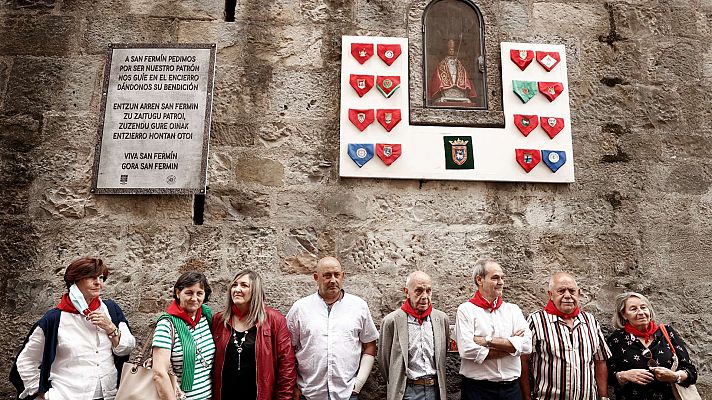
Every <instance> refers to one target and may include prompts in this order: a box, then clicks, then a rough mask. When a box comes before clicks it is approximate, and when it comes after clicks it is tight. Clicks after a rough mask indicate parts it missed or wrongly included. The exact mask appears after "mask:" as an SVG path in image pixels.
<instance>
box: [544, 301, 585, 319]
mask: <svg viewBox="0 0 712 400" xmlns="http://www.w3.org/2000/svg"><path fill="white" fill-rule="evenodd" d="M544 311H546V312H548V313H549V314H551V315H556V316H557V317H561V318H563V319H569V318H573V317H575V316H577V315H579V313H580V312H581V310H580V309H579V308H578V307H576V309H575V310H574V312H572V313H571V314H565V313H563V312H561V311H560V310H559V309H558V308H556V306H555V305H554V302H553V301H551V300H549V302H548V303H546V307H544Z"/></svg>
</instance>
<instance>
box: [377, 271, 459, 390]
mask: <svg viewBox="0 0 712 400" xmlns="http://www.w3.org/2000/svg"><path fill="white" fill-rule="evenodd" d="M403 292H405V295H406V300H405V302H404V303H403V306H402V307H401V308H399V309H398V310H395V311H393V312H392V313H390V314H388V315H387V316H386V317H385V318H384V319H383V323H382V324H381V335H380V340H379V342H380V344H379V346H378V362H379V363H380V365H381V368H382V370H383V374H384V376H385V377H386V380H387V382H388V387H387V399H388V400H438V399H440V400H445V399H446V395H445V393H446V387H445V361H446V352H447V343H448V340H449V330H448V326H449V320H448V317H447V315H446V314H445V313H443V312H442V311H438V310H436V309H434V308H433V305H432V303H431V299H432V293H433V285H432V280H431V279H430V276H428V274H426V273H424V272H421V271H416V272H413V273H412V274H410V275H409V276H408V280H407V281H406V285H405V288H403Z"/></svg>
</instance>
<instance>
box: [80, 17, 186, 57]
mask: <svg viewBox="0 0 712 400" xmlns="http://www.w3.org/2000/svg"><path fill="white" fill-rule="evenodd" d="M176 31H177V22H176V21H175V20H173V19H170V18H152V17H140V16H112V17H101V18H91V19H89V21H88V25H87V30H86V34H85V35H84V47H85V48H86V51H87V52H88V53H89V54H97V53H100V54H102V55H103V54H105V53H106V51H107V48H108V47H107V46H108V44H109V43H173V42H175V41H176V37H177V34H176Z"/></svg>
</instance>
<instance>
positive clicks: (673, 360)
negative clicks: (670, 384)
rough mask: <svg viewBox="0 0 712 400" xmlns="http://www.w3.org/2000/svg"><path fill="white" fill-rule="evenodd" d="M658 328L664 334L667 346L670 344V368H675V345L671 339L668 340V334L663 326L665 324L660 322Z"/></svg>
mask: <svg viewBox="0 0 712 400" xmlns="http://www.w3.org/2000/svg"><path fill="white" fill-rule="evenodd" d="M660 330H661V331H662V333H663V336H665V340H666V341H667V344H668V346H670V351H672V368H670V369H671V370H672V371H676V370H677V353H676V352H675V346H673V345H672V341H670V335H668V332H667V329H666V328H665V324H660Z"/></svg>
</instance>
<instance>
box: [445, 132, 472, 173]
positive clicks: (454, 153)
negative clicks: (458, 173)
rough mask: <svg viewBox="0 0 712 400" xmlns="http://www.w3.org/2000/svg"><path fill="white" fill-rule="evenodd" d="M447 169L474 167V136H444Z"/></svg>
mask: <svg viewBox="0 0 712 400" xmlns="http://www.w3.org/2000/svg"><path fill="white" fill-rule="evenodd" d="M443 144H444V145H445V169H474V168H475V160H474V157H473V156H472V136H444V137H443Z"/></svg>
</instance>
